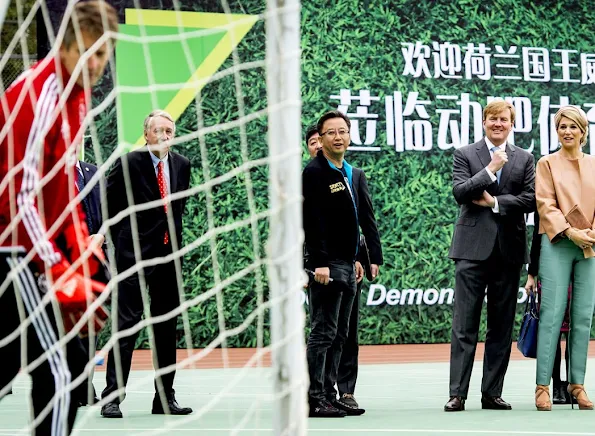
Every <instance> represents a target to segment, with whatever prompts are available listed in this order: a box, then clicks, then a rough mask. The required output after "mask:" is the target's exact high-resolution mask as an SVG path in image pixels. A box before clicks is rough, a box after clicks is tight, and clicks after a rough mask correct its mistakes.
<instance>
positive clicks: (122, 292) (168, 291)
mask: <svg viewBox="0 0 595 436" xmlns="http://www.w3.org/2000/svg"><path fill="white" fill-rule="evenodd" d="M145 280H146V283H147V286H148V289H149V292H148V293H149V296H150V312H151V317H156V316H159V315H164V314H167V313H169V312H171V311H172V310H174V309H175V308H176V307H178V305H179V301H180V299H179V294H178V285H177V280H176V273H175V268H174V264H173V262H171V263H168V264H164V265H158V266H156V267H154V268H152V270H151V271H150V272H149V273H147V274H146V275H145ZM142 315H143V301H142V296H141V287H140V283H139V278H138V275H133V276H131V277H129V278H128V279H126V280H124V281H122V282H120V283H119V285H118V330H119V331H122V330H126V329H129V328H131V327H134V326H135V325H137V324H138V323H139V322H140V320H141V317H142ZM176 324H177V316H175V317H173V318H171V319H169V320H167V321H163V322H160V323H157V324H153V325H152V328H153V337H154V340H155V344H154V348H153V365H154V366H155V369H161V368H165V367H167V366H169V365H174V364H175V363H176V339H177V338H176ZM137 337H138V332H137V333H133V334H131V335H128V336H124V337H122V338H120V340H119V341H118V342H117V345H115V347H118V349H119V354H120V355H119V359H118V358H117V356H116V353H115V351H114V349H112V350H110V352H109V355H108V361H107V372H106V384H107V386H106V387H105V389H104V390H103V392H102V394H101V397H102V398H106V397H107V396H108V395H110V394H111V393H113V392H115V391H117V390H118V389H120V394H119V395H118V397H116V398H114V399H113V400H112V401H114V402H117V403H119V402H120V401H123V400H124V397H125V392H124V391H125V388H126V384H127V382H128V376H129V375H130V366H131V363H132V352H133V351H134V346H135V343H136V339H137ZM115 347H114V348H115ZM120 370H121V377H122V379H121V381H120V382H118V378H119V376H120ZM175 374H176V372H175V370H172V371H170V372H167V373H166V374H164V375H162V376H161V377H159V376H156V377H155V392H156V394H155V398H158V393H160V392H161V391H163V394H164V395H165V396H166V397H168V398H169V397H170V396H173V394H174V389H173V384H174V377H175Z"/></svg>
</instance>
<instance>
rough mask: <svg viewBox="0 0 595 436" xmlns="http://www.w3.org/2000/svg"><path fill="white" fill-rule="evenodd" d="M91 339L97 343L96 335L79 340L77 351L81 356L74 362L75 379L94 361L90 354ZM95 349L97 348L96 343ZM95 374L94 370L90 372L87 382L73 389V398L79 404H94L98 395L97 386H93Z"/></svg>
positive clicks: (73, 376) (73, 375)
mask: <svg viewBox="0 0 595 436" xmlns="http://www.w3.org/2000/svg"><path fill="white" fill-rule="evenodd" d="M90 341H92V342H93V344H96V336H93V337H91V336H89V337H86V338H81V339H80V340H79V351H78V352H77V356H79V358H78V359H75V360H74V361H73V362H72V366H73V371H74V373H73V374H72V378H73V379H74V378H76V377H78V375H79V374H82V373H83V372H84V371H85V370H86V368H85V367H86V365H87V363H88V362H89V361H90V360H93V361H94V357H93V356H90V354H89V349H90V348H91V347H90V346H91V342H90ZM93 349H95V345H94V347H93ZM93 374H94V371H91V374H89V376H88V378H87V382H86V383H81V384H80V385H79V386H77V387H75V388H74V389H73V391H72V399H73V401H75V402H76V403H78V404H79V405H87V404H93V403H94V401H93V400H94V398H95V397H97V393H96V392H95V387H94V386H93Z"/></svg>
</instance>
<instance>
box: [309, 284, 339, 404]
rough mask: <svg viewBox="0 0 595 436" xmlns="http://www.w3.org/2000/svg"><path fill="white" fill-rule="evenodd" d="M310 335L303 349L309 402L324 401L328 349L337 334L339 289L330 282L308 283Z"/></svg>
mask: <svg viewBox="0 0 595 436" xmlns="http://www.w3.org/2000/svg"><path fill="white" fill-rule="evenodd" d="M309 294H310V336H309V337H308V344H307V348H306V358H307V360H308V371H309V374H310V387H309V389H308V396H309V398H310V403H311V404H312V403H313V402H316V401H320V400H326V397H325V390H324V389H325V386H324V382H325V374H326V365H327V364H330V362H327V361H326V356H327V351H328V350H329V348H330V347H331V346H332V343H333V341H334V339H335V336H336V334H337V323H338V320H339V309H340V306H341V296H342V295H341V292H339V291H337V290H335V289H332V288H331V287H329V285H322V284H320V283H317V282H312V284H311V285H310V290H309Z"/></svg>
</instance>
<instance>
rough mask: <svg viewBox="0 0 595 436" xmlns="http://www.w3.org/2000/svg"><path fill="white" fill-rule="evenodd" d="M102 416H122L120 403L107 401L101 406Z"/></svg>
mask: <svg viewBox="0 0 595 436" xmlns="http://www.w3.org/2000/svg"><path fill="white" fill-rule="evenodd" d="M101 416H103V417H104V418H122V411H121V410H120V405H119V404H118V403H107V404H104V405H103V407H102V408H101Z"/></svg>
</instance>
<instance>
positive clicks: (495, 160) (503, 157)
mask: <svg viewBox="0 0 595 436" xmlns="http://www.w3.org/2000/svg"><path fill="white" fill-rule="evenodd" d="M506 162H508V155H507V154H506V152H505V151H502V150H496V151H495V152H494V155H493V156H492V160H491V162H490V163H489V164H488V170H490V171H491V172H492V174H496V172H497V171H500V170H501V169H502V167H503V166H504V164H505V163H506Z"/></svg>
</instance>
